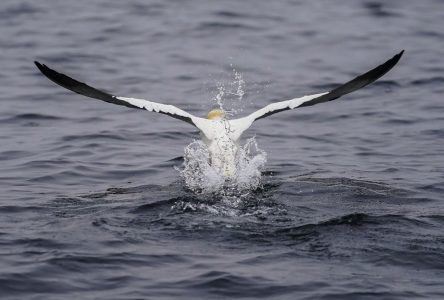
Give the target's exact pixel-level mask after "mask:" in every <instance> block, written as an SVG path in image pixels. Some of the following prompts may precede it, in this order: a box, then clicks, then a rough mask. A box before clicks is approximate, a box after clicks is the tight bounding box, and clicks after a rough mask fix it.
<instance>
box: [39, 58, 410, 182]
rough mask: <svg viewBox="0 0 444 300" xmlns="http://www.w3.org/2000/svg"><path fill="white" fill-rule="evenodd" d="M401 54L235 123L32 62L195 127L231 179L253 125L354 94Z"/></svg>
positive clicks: (81, 90)
mask: <svg viewBox="0 0 444 300" xmlns="http://www.w3.org/2000/svg"><path fill="white" fill-rule="evenodd" d="M403 52H404V51H401V52H400V53H399V54H397V55H395V56H394V57H393V58H391V59H389V60H388V61H386V62H385V63H383V64H381V65H379V66H377V67H376V68H374V69H372V70H370V71H368V72H366V73H364V74H363V75H360V76H358V77H356V78H355V79H353V80H351V81H349V82H347V83H345V84H343V85H340V86H339V87H337V88H336V89H333V90H332V91H330V92H325V93H319V94H313V95H308V96H303V97H300V98H295V99H291V100H286V101H280V102H276V103H272V104H269V105H267V106H265V107H264V108H262V109H259V110H257V111H255V112H253V113H252V114H250V115H248V116H246V117H243V118H239V119H234V120H228V119H227V118H226V116H225V112H224V111H222V110H219V109H217V110H212V111H210V112H209V113H208V116H207V118H200V117H196V116H194V115H192V114H190V113H187V112H185V111H183V110H181V109H179V108H177V107H175V106H173V105H166V104H162V103H157V102H153V101H148V100H144V99H135V98H127V97H119V96H114V95H111V94H108V93H106V92H103V91H101V90H98V89H95V88H93V87H91V86H89V85H87V84H85V83H82V82H79V81H77V80H75V79H72V78H71V77H68V76H66V75H64V74H61V73H58V72H56V71H54V70H52V69H50V68H48V67H47V66H45V65H42V64H40V63H38V62H35V64H36V65H37V67H38V68H39V70H40V71H41V72H42V73H43V74H44V75H45V76H47V77H48V78H49V79H50V80H52V81H54V82H55V83H57V84H58V85H60V86H62V87H64V88H67V89H69V90H71V91H74V92H76V93H78V94H81V95H84V96H87V97H91V98H96V99H99V100H102V101H105V102H109V103H114V104H118V105H123V106H127V107H133V108H139V109H145V110H148V111H153V112H158V113H161V114H165V115H169V116H171V117H173V118H176V119H179V120H182V121H185V122H187V123H189V124H191V125H193V126H195V127H197V128H198V129H199V130H200V134H201V137H202V140H203V141H204V142H205V144H206V145H207V147H208V152H209V154H210V163H211V165H212V166H213V167H214V168H215V169H216V170H218V172H219V173H220V174H221V175H223V176H224V177H226V178H231V177H233V176H235V175H236V171H237V168H236V158H237V155H238V152H239V140H240V138H241V136H242V133H243V132H244V131H245V130H247V129H248V128H249V127H250V126H251V125H252V124H253V122H255V121H257V120H259V119H262V118H265V117H268V116H270V115H272V114H275V113H278V112H281V111H286V110H291V109H294V108H298V107H304V106H310V105H315V104H318V103H322V102H327V101H332V100H335V99H337V98H339V97H341V96H343V95H345V94H348V93H351V92H353V91H356V90H358V89H360V88H362V87H364V86H366V85H368V84H370V83H372V82H374V81H375V80H376V79H378V78H380V77H381V76H383V75H384V74H385V73H387V72H388V71H389V70H390V69H391V68H393V67H394V66H395V65H396V63H397V62H398V61H399V59H400V58H401V56H402V54H403Z"/></svg>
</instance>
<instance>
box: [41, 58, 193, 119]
mask: <svg viewBox="0 0 444 300" xmlns="http://www.w3.org/2000/svg"><path fill="white" fill-rule="evenodd" d="M34 63H35V65H36V66H37V68H39V70H40V71H41V72H42V73H43V75H45V76H46V77H48V78H49V79H50V80H51V81H53V82H55V83H57V84H58V85H60V86H62V87H64V88H66V89H68V90H71V91H73V92H75V93H78V94H80V95H83V96H86V97H90V98H95V99H99V100H102V101H105V102H109V103H114V104H117V105H123V106H127V107H133V108H140V109H145V110H148V111H154V112H158V113H161V114H165V115H168V116H170V117H173V118H176V119H179V120H182V121H185V122H187V123H189V124H191V125H194V126H196V127H197V125H196V122H195V121H197V120H198V119H201V118H197V117H195V116H193V115H191V114H189V113H187V112H186V111H183V110H181V109H179V108H177V107H175V106H173V105H167V104H162V103H157V102H152V101H148V100H143V99H134V98H126V97H119V96H114V95H111V94H108V93H106V92H103V91H100V90H98V89H96V88H93V87H91V86H89V85H87V84H85V83H83V82H80V81H77V80H75V79H73V78H71V77H69V76H66V75H64V74H62V73H59V72H57V71H54V70H52V69H50V68H48V67H47V66H46V65H44V64H41V63H39V62H37V61H35V62H34Z"/></svg>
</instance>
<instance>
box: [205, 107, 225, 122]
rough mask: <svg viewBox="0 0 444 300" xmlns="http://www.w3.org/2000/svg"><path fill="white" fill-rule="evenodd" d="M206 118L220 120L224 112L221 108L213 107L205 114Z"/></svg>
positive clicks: (223, 116)
mask: <svg viewBox="0 0 444 300" xmlns="http://www.w3.org/2000/svg"><path fill="white" fill-rule="evenodd" d="M207 118H208V120H221V119H223V118H225V112H224V111H223V110H222V109H213V110H212V111H210V112H209V113H208V115H207Z"/></svg>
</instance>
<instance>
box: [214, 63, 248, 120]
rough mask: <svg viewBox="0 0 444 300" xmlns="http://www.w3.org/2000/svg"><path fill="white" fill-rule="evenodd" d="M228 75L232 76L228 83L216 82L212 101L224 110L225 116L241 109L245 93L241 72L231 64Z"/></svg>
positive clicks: (232, 114) (234, 113)
mask: <svg viewBox="0 0 444 300" xmlns="http://www.w3.org/2000/svg"><path fill="white" fill-rule="evenodd" d="M230 67H231V68H232V71H231V74H230V77H231V78H233V79H232V80H230V81H229V82H228V83H227V82H222V81H220V82H218V83H217V94H216V95H215V96H214V98H213V101H214V102H216V104H217V106H219V108H220V109H222V110H224V111H225V113H226V114H227V116H230V117H231V116H234V115H236V114H238V113H240V112H242V111H243V104H244V103H243V98H244V95H245V80H244V79H243V77H242V74H241V73H240V72H239V71H237V70H236V69H235V68H234V67H233V65H231V64H230Z"/></svg>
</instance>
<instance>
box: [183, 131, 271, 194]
mask: <svg viewBox="0 0 444 300" xmlns="http://www.w3.org/2000/svg"><path fill="white" fill-rule="evenodd" d="M209 162H210V154H209V151H208V148H207V146H206V145H205V144H204V143H203V142H202V141H197V140H196V141H193V142H192V143H191V144H189V145H188V146H186V147H185V155H184V164H183V168H182V169H179V172H180V174H181V176H182V178H183V179H184V181H185V183H186V185H187V187H188V188H189V189H190V190H192V191H193V192H194V193H197V194H211V193H217V194H223V195H225V196H229V195H239V194H242V193H248V192H249V191H251V190H254V189H256V188H258V187H259V186H260V184H261V171H262V170H263V168H264V166H265V163H266V162H267V155H266V153H265V151H263V150H261V149H259V148H258V146H257V143H256V140H255V138H254V137H253V138H251V139H248V140H247V142H246V143H245V145H244V146H243V147H239V151H238V153H237V157H236V173H235V175H234V176H232V177H230V178H226V177H224V176H223V174H222V173H221V170H220V169H218V168H215V167H213V166H212V165H210V163H209Z"/></svg>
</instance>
